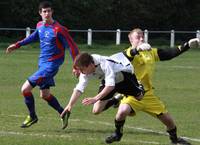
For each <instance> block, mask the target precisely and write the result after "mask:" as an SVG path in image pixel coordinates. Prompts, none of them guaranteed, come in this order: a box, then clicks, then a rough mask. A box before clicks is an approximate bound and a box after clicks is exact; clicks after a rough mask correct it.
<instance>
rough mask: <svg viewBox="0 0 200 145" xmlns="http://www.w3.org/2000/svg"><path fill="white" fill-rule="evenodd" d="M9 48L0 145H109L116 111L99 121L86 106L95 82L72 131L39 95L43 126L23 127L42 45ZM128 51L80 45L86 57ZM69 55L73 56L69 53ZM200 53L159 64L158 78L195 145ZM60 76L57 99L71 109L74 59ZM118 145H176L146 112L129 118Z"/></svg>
mask: <svg viewBox="0 0 200 145" xmlns="http://www.w3.org/2000/svg"><path fill="white" fill-rule="evenodd" d="M7 46H8V44H7V43H0V56H1V57H0V70H1V71H0V78H1V79H0V145H103V144H105V143H104V140H105V138H106V137H107V136H108V135H110V134H111V133H112V132H113V130H114V124H113V122H114V117H115V114H116V111H117V110H116V109H113V108H111V109H109V110H108V111H106V112H103V113H102V114H100V115H98V116H95V115H93V114H92V113H91V109H92V106H87V107H85V106H82V105H81V103H80V102H81V100H82V99H83V98H84V97H86V96H87V97H90V96H94V95H95V94H96V92H97V90H98V81H96V80H94V81H92V82H90V84H89V86H88V87H87V89H86V92H85V93H84V94H83V95H82V97H81V98H80V99H79V102H78V103H77V104H76V105H75V107H74V108H73V111H72V114H71V117H70V120H69V126H68V128H66V129H65V130H62V129H61V121H60V118H59V115H58V114H57V113H56V112H55V111H54V110H53V109H51V108H50V107H49V106H48V105H47V103H46V102H45V101H43V100H42V99H41V98H40V97H39V90H38V88H35V89H34V91H33V93H34V95H35V101H36V111H37V114H38V117H39V122H38V123H37V124H35V125H33V126H32V127H30V128H26V129H21V128H20V125H21V123H22V122H23V120H24V119H25V117H26V115H27V110H26V107H25V105H24V102H23V97H22V96H21V93H20V88H21V85H22V84H23V82H24V81H25V80H26V78H27V77H28V76H29V75H31V74H32V73H33V72H35V71H36V70H37V59H38V53H39V49H38V45H37V44H35V45H29V46H26V47H23V48H20V49H19V50H17V51H15V52H14V53H12V54H10V55H6V54H5V48H6V47H7ZM126 46H127V45H126V44H125V45H120V46H115V45H107V46H103V45H93V46H92V47H88V46H86V45H80V49H81V51H87V52H90V53H98V54H104V55H109V54H112V53H115V52H119V51H120V50H123V48H125V47H126ZM67 53H68V52H67ZM199 56H200V51H198V50H190V51H189V52H186V53H185V54H183V55H181V56H179V57H178V58H175V59H173V60H171V61H166V62H158V63H157V67H156V71H155V74H154V87H155V90H156V91H155V94H156V95H158V96H159V97H160V98H161V100H162V101H164V102H165V104H166V106H167V108H168V110H169V112H170V113H171V115H172V116H173V118H174V120H175V122H176V124H177V128H178V134H179V135H180V136H183V137H185V138H186V139H188V140H189V141H190V142H191V143H192V144H193V145H198V144H200V132H199V129H200V127H199V126H200V121H199V119H200V109H199V105H200V99H199V97H200V87H199V84H200V78H199V76H200V63H199V62H200V57H199ZM66 61H67V62H65V63H64V64H63V66H62V67H61V69H60V72H59V73H58V74H57V76H56V78H55V80H56V87H55V88H52V93H53V94H54V95H55V96H56V97H57V98H58V100H59V101H60V103H61V104H62V105H63V106H65V105H66V104H67V102H68V100H69V98H70V95H71V93H72V90H73V88H74V86H75V84H76V82H77V79H76V78H74V77H73V76H72V73H71V65H72V61H71V59H69V57H68V55H67V57H66ZM113 144H114V145H115V144H116V145H117V144H118V145H146V144H159V145H163V144H170V143H169V139H168V136H167V135H166V132H165V127H164V125H162V124H161V123H160V122H159V121H158V120H157V119H155V118H152V117H151V116H148V115H147V114H145V113H143V112H141V113H138V114H137V115H136V116H135V117H128V118H127V121H126V124H125V128H124V136H123V138H122V140H121V141H120V142H118V143H113Z"/></svg>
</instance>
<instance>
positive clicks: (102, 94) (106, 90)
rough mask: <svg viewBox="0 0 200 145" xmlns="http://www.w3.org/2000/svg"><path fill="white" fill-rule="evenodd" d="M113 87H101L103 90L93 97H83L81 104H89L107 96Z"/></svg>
mask: <svg viewBox="0 0 200 145" xmlns="http://www.w3.org/2000/svg"><path fill="white" fill-rule="evenodd" d="M114 88H115V87H114V86H105V87H104V88H103V90H102V91H101V92H100V93H98V94H97V95H96V96H95V97H93V98H85V99H83V101H82V104H83V105H91V104H94V103H96V102H97V101H98V100H100V99H102V98H104V97H105V96H107V95H108V94H109V93H110V92H111V91H112V90H113V89H114Z"/></svg>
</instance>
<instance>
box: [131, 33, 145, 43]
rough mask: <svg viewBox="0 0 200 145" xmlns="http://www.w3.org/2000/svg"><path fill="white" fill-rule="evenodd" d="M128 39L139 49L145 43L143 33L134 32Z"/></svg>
mask: <svg viewBox="0 0 200 145" xmlns="http://www.w3.org/2000/svg"><path fill="white" fill-rule="evenodd" d="M128 37H129V41H130V43H131V45H132V46H134V47H137V46H138V45H140V44H141V43H143V42H144V36H143V33H138V32H133V33H131V34H130V35H129V36H128Z"/></svg>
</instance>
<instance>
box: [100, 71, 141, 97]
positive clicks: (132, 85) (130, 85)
mask: <svg viewBox="0 0 200 145" xmlns="http://www.w3.org/2000/svg"><path fill="white" fill-rule="evenodd" d="M122 74H123V76H124V80H123V81H121V82H119V83H117V84H115V88H114V89H113V90H112V91H111V92H110V93H109V94H108V95H107V96H105V97H104V98H102V99H101V100H107V99H110V98H112V97H113V96H114V94H115V93H120V94H124V95H131V96H138V94H141V92H143V91H144V90H143V89H142V88H141V87H140V84H139V83H138V81H137V79H136V76H135V74H132V73H128V72H122ZM104 87H105V80H102V81H101V85H100V87H99V92H101V91H102V90H103V88H104Z"/></svg>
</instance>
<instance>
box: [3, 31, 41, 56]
mask: <svg viewBox="0 0 200 145" xmlns="http://www.w3.org/2000/svg"><path fill="white" fill-rule="evenodd" d="M38 38H39V37H38V31H37V29H36V30H35V31H34V32H33V33H32V34H31V35H30V36H29V37H27V38H25V39H23V40H21V41H18V42H16V43H14V44H11V45H9V46H8V48H7V49H6V53H11V52H12V51H13V50H15V49H17V48H20V47H21V46H23V45H26V44H29V43H31V42H34V41H36V40H38Z"/></svg>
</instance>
